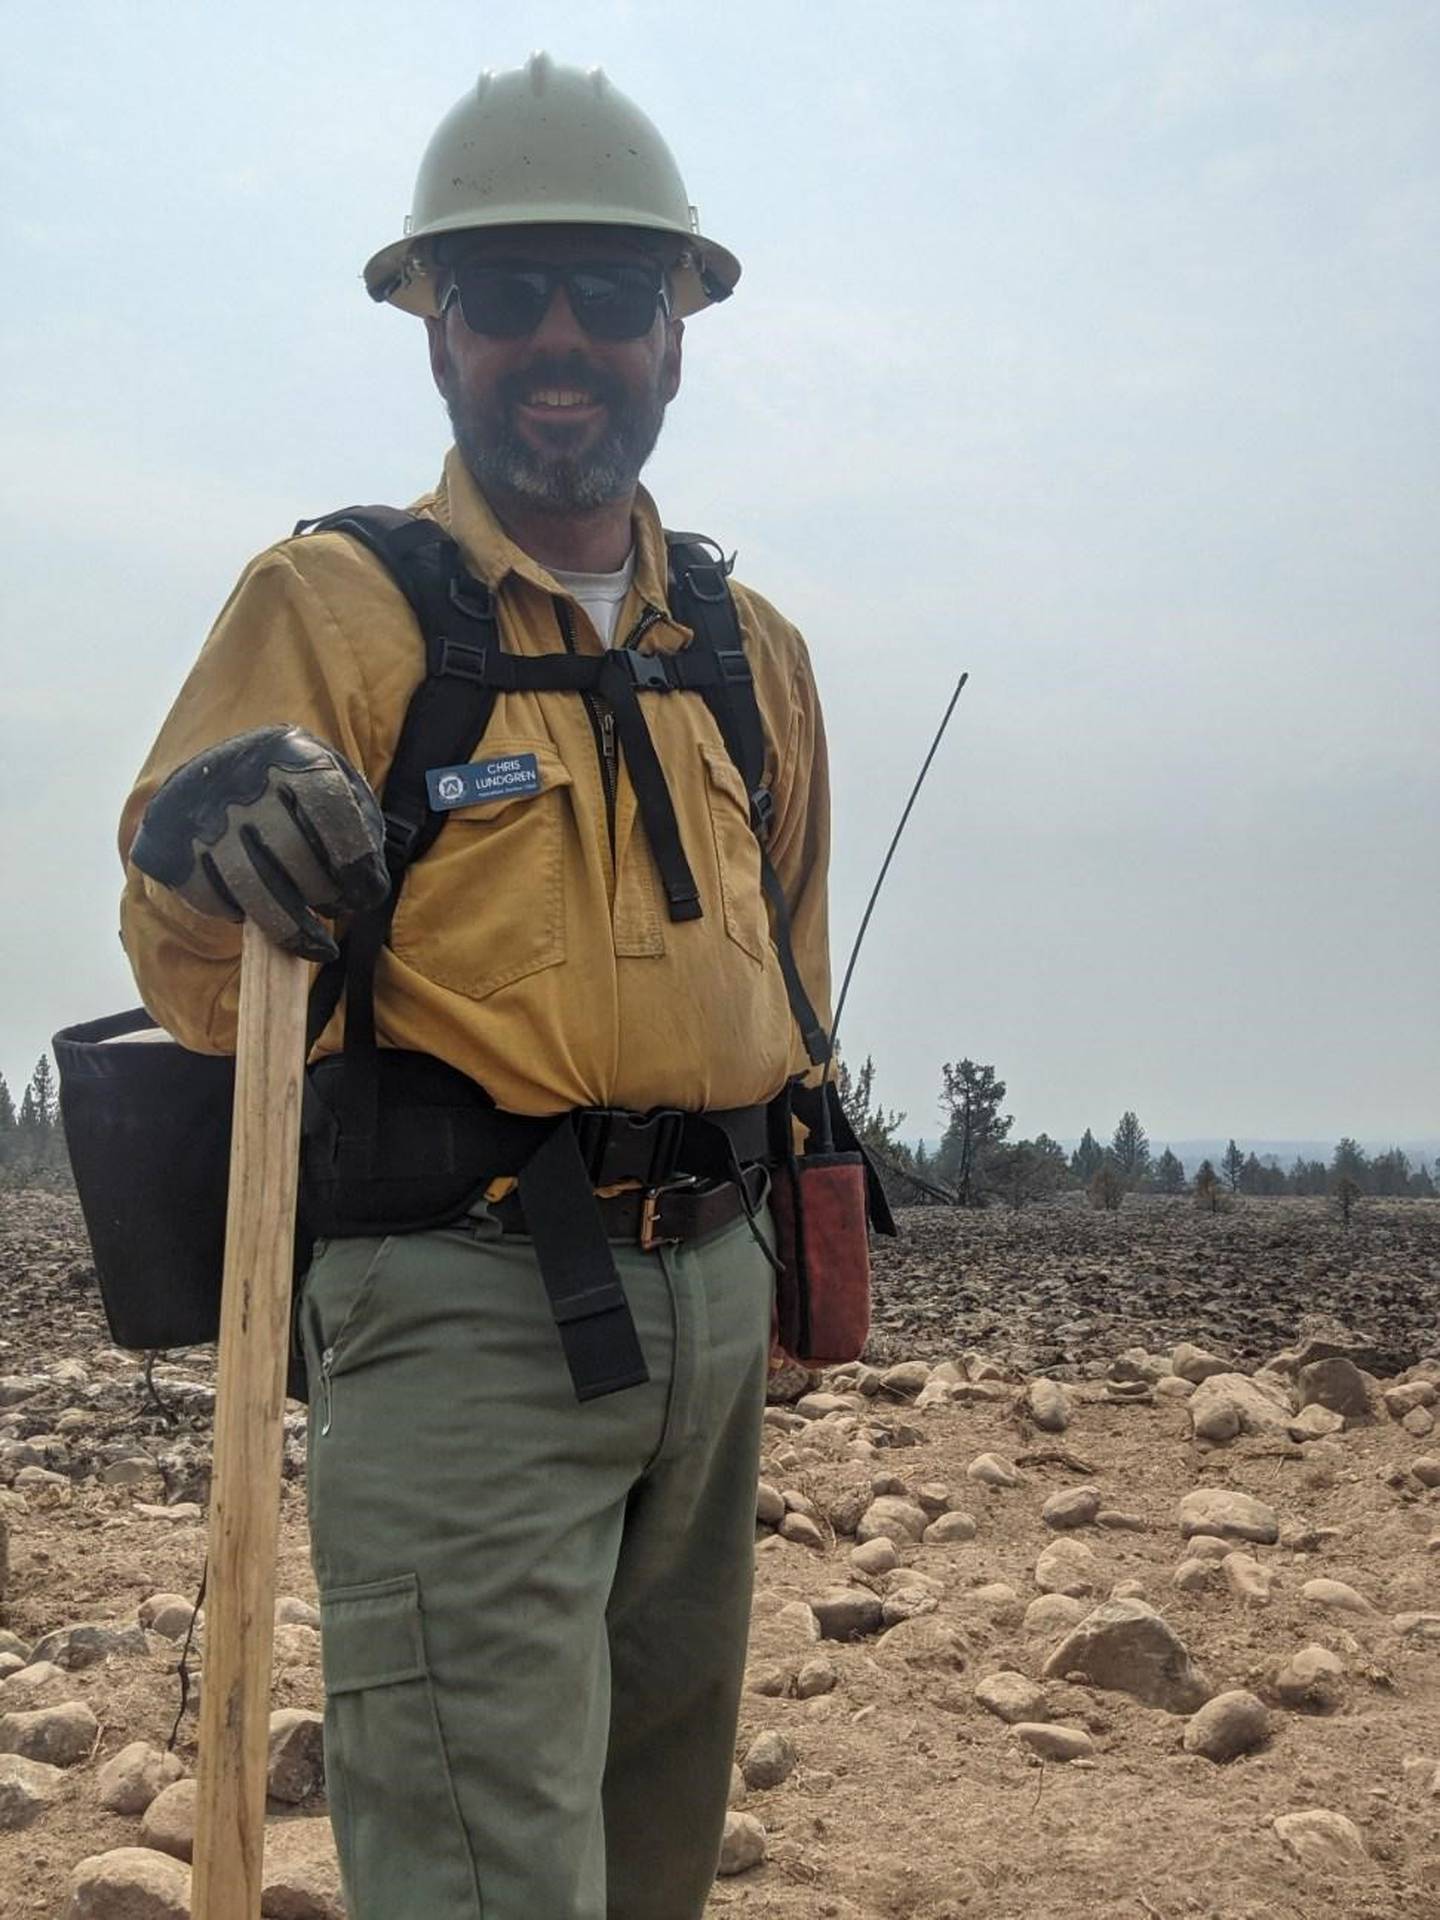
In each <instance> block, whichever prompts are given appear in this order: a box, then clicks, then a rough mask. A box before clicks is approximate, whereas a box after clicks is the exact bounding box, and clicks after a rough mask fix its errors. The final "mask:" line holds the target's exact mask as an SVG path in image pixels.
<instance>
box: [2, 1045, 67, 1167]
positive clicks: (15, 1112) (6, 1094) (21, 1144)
mask: <svg viewBox="0 0 1440 1920" xmlns="http://www.w3.org/2000/svg"><path fill="white" fill-rule="evenodd" d="M69 1164H70V1161H69V1157H68V1155H67V1154H66V1152H65V1135H64V1132H63V1130H62V1128H61V1125H60V1102H59V1099H58V1097H57V1093H56V1086H55V1069H54V1068H53V1067H52V1066H51V1065H50V1056H49V1055H48V1054H44V1053H42V1054H41V1056H40V1058H39V1059H38V1060H37V1061H36V1063H35V1071H34V1072H33V1073H32V1074H31V1076H30V1079H29V1082H28V1084H27V1086H26V1088H25V1091H24V1092H23V1093H22V1094H21V1096H20V1105H19V1106H18V1107H17V1106H16V1105H15V1099H14V1096H13V1095H12V1094H11V1092H10V1089H9V1087H8V1086H7V1085H6V1083H5V1076H4V1074H3V1073H0V1172H8V1173H13V1174H21V1175H24V1174H30V1173H39V1172H44V1171H52V1170H58V1171H63V1170H64V1169H65V1168H67V1167H68V1166H69Z"/></svg>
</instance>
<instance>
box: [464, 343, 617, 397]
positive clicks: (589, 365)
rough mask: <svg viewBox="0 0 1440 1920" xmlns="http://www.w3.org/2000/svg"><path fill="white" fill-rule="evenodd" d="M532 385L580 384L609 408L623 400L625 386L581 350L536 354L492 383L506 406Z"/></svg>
mask: <svg viewBox="0 0 1440 1920" xmlns="http://www.w3.org/2000/svg"><path fill="white" fill-rule="evenodd" d="M535 387H582V388H583V389H584V390H585V392H586V393H591V394H593V395H594V396H595V398H596V399H597V400H598V401H600V402H601V404H602V405H604V406H607V407H610V408H611V409H612V410H614V409H616V408H618V407H620V406H622V405H623V404H624V400H625V389H624V387H623V386H622V384H621V383H620V381H619V380H617V379H616V378H615V376H614V374H612V373H608V372H607V371H606V370H605V368H604V367H597V366H596V365H595V364H594V362H593V361H590V360H587V359H586V358H585V356H584V354H582V353H568V354H537V355H536V357H535V358H534V359H533V360H532V361H530V363H529V364H528V365H527V366H525V367H523V368H521V369H520V370H519V371H518V372H516V373H507V374H505V375H503V376H502V377H501V379H500V380H499V381H498V382H497V383H496V390H497V392H498V395H499V397H500V399H501V400H502V401H503V402H504V403H505V404H506V405H507V406H516V405H519V404H520V403H521V402H522V401H523V400H524V399H525V396H526V395H527V394H528V393H529V392H531V390H532V389H533V388H535Z"/></svg>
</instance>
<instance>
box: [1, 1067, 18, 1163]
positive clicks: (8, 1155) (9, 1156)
mask: <svg viewBox="0 0 1440 1920" xmlns="http://www.w3.org/2000/svg"><path fill="white" fill-rule="evenodd" d="M18 1131H19V1122H18V1121H17V1120H16V1118H15V1102H14V1101H13V1100H12V1099H11V1097H10V1089H9V1087H8V1086H7V1085H6V1084H5V1076H4V1074H3V1073H0V1167H3V1166H4V1165H5V1164H6V1162H7V1161H10V1160H13V1159H14V1158H15V1150H16V1147H17V1145H18V1141H17V1139H16V1135H17V1133H18Z"/></svg>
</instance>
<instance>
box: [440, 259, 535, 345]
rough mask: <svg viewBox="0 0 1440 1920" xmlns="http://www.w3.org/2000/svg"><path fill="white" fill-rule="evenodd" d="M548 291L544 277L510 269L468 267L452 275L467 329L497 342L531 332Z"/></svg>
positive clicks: (461, 268) (515, 338)
mask: <svg viewBox="0 0 1440 1920" xmlns="http://www.w3.org/2000/svg"><path fill="white" fill-rule="evenodd" d="M550 289H551V282H550V278H549V276H548V275H547V274H544V273H523V272H520V271H518V270H516V269H515V268H512V267H487V266H468V267H460V268H458V269H457V270H456V274H455V292H456V294H457V295H458V297H459V300H460V311H461V312H462V313H463V314H464V316H465V324H466V326H467V327H469V329H470V331H471V332H472V333H488V334H489V335H490V336H491V338H492V339H496V340H519V339H521V338H522V337H523V336H524V335H525V334H527V333H533V332H534V331H535V329H536V327H538V326H539V324H540V322H541V320H542V318H543V317H544V313H545V309H546V307H547V306H548V305H549V304H550Z"/></svg>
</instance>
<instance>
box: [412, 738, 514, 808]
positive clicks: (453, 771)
mask: <svg viewBox="0 0 1440 1920" xmlns="http://www.w3.org/2000/svg"><path fill="white" fill-rule="evenodd" d="M425 784H426V786H427V787H428V788H429V790H430V805H431V806H432V807H433V808H434V809H435V811H436V813H449V812H451V811H452V809H453V808H455V807H473V806H476V805H478V803H479V802H481V801H482V800H514V799H516V798H521V799H526V798H528V797H529V796H530V795H531V794H536V793H539V791H540V763H539V761H538V760H537V759H536V757H535V755H534V754H533V753H512V754H508V755H507V756H506V757H505V758H504V759H503V760H472V761H471V762H470V764H469V765H468V766H464V767H431V769H430V771H429V772H428V773H427V774H426V775H425Z"/></svg>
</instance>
